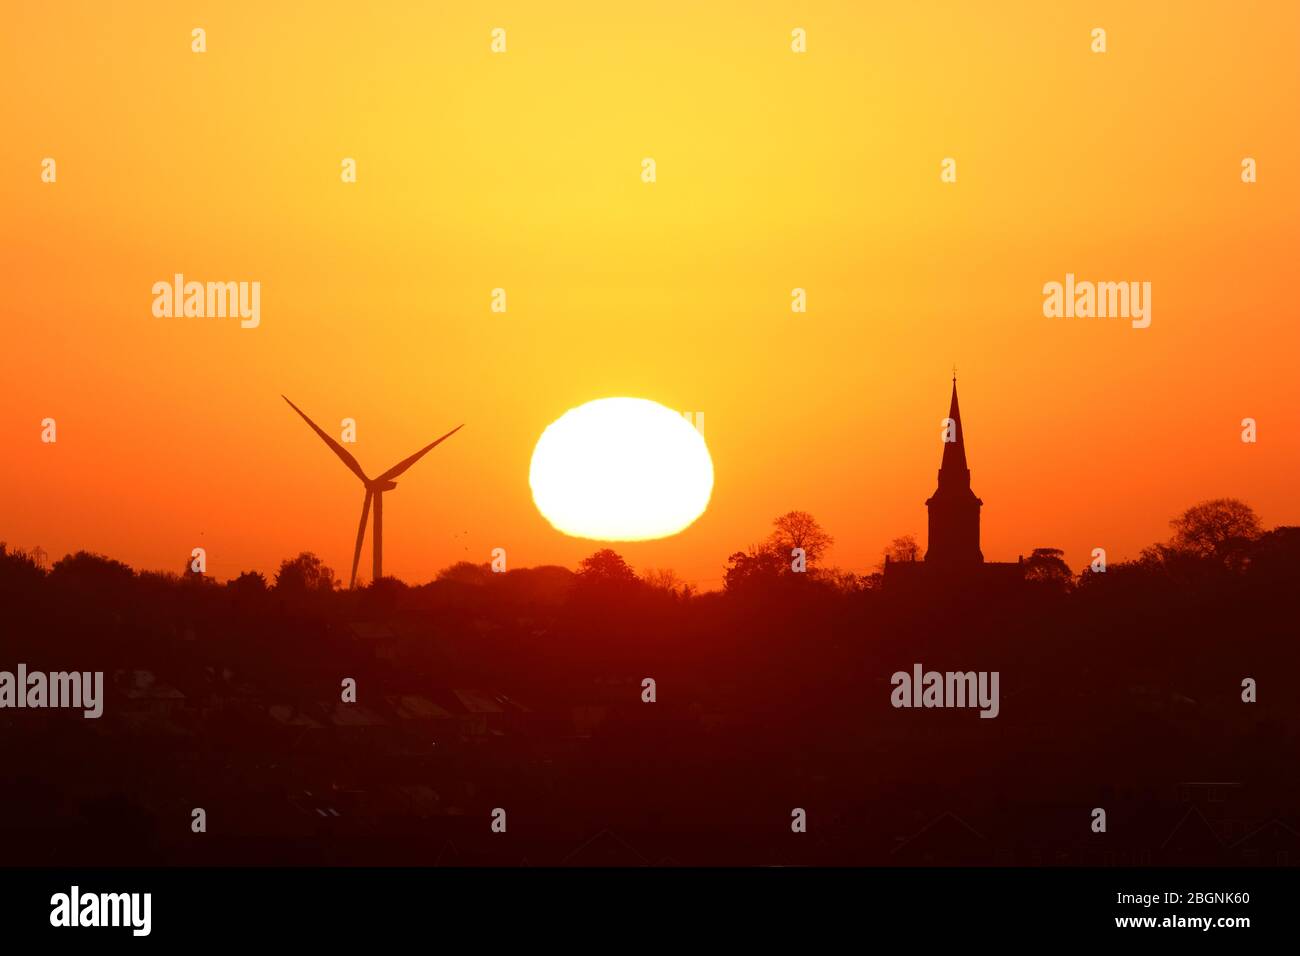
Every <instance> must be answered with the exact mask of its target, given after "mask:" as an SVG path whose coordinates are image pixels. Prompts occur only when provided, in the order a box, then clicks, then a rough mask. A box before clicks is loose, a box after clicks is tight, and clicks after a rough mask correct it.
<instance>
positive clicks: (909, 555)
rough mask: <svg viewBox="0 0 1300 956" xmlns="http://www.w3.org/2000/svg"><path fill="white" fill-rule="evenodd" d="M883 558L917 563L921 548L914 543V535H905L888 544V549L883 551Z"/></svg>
mask: <svg viewBox="0 0 1300 956" xmlns="http://www.w3.org/2000/svg"><path fill="white" fill-rule="evenodd" d="M885 557H887V558H889V560H890V561H919V560H920V558H921V546H920V545H919V544H917V543H916V537H915V535H910V534H905V535H903V536H902V537H901V538H895V539H894V540H893V541H891V542H889V547H887V548H886V549H885Z"/></svg>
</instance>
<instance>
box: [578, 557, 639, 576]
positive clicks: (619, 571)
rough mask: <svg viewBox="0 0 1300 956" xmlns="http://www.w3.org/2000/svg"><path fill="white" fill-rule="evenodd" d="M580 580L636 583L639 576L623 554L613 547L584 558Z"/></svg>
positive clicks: (579, 570)
mask: <svg viewBox="0 0 1300 956" xmlns="http://www.w3.org/2000/svg"><path fill="white" fill-rule="evenodd" d="M578 580H579V581H580V582H582V583H584V584H634V583H636V581H637V576H636V572H635V571H633V570H632V569H631V568H630V567H628V563H627V562H626V561H624V560H623V556H622V555H621V554H619V553H618V552H617V551H615V550H613V549H612V548H601V549H600V550H599V551H597V552H596V553H595V554H593V555H590V556H589V557H586V558H583V559H582V563H581V564H579V565H578Z"/></svg>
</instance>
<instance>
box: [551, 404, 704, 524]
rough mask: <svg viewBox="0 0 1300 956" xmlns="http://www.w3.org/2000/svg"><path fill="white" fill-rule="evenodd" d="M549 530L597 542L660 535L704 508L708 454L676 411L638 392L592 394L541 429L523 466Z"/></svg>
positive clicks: (684, 522)
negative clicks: (616, 395)
mask: <svg viewBox="0 0 1300 956" xmlns="http://www.w3.org/2000/svg"><path fill="white" fill-rule="evenodd" d="M528 483H529V484H530V485H532V488H533V501H535V502H536V503H537V510H538V511H540V512H541V513H542V515H543V516H544V517H545V518H546V520H547V521H549V522H550V523H551V524H552V525H554V526H555V528H556V530H558V531H563V532H564V533H565V534H568V535H573V536H574V537H577V538H595V539H597V540H600V541H645V540H648V539H650V538H665V537H667V536H668V535H671V534H676V533H677V532H679V531H682V530H683V529H685V528H686V527H688V526H689V525H690V524H691V522H693V521H694V520H695V519H696V518H698V517H699V516H700V515H702V514H703V513H704V509H705V508H707V507H708V504H709V495H710V494H712V492H713V460H712V459H711V458H710V457H709V449H708V448H707V447H706V446H705V444H704V436H703V435H701V434H700V433H699V431H697V430H696V429H695V427H694V426H692V425H691V423H690V422H689V421H688V420H687V419H686V418H685V417H683V416H682V415H681V414H680V413H678V412H674V411H672V410H671V409H668V408H664V406H662V405H660V404H659V403H658V402H650V401H646V400H645V399H643V398H599V399H596V400H595V401H594V402H588V403H587V404H585V405H579V406H578V407H577V408H571V409H569V410H568V411H567V412H565V413H564V414H563V415H561V416H560V417H559V418H558V419H556V420H555V421H554V422H552V423H551V424H550V425H549V426H548V427H547V429H546V431H544V432H542V437H541V438H539V439H538V440H537V447H536V448H535V449H533V463H532V466H531V467H530V468H529V470H528Z"/></svg>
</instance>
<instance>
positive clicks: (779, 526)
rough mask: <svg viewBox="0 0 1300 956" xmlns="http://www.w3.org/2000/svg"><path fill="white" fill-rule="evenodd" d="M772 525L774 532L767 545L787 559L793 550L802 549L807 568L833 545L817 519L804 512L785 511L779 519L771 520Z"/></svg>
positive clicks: (831, 539) (833, 540)
mask: <svg viewBox="0 0 1300 956" xmlns="http://www.w3.org/2000/svg"><path fill="white" fill-rule="evenodd" d="M772 525H773V527H774V528H775V529H776V530H774V531H773V532H772V535H771V537H769V538H768V544H769V545H771V547H773V548H775V549H776V550H777V551H778V552H780V553H781V554H782V555H783V556H787V557H788V556H789V554H790V552H791V551H792V550H793V549H794V548H803V552H804V557H805V558H806V560H807V562H808V564H809V566H811V565H813V564H815V563H816V562H817V560H818V559H819V558H820V557H821V556H822V555H823V554H825V553H826V549H827V548H829V547H830V546H831V545H832V544H834V543H835V539H834V538H832V537H831V536H830V535H829V534H827V533H826V530H825V529H824V528H822V526H821V525H820V524H818V523H817V519H816V518H814V517H813V516H812V515H810V514H809V513H808V512H806V511H787V512H786V513H785V514H783V515H781V516H780V517H779V518H773V519H772Z"/></svg>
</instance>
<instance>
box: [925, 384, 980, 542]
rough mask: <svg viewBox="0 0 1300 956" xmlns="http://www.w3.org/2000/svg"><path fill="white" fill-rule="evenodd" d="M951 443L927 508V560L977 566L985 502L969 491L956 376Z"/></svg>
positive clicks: (953, 389)
mask: <svg viewBox="0 0 1300 956" xmlns="http://www.w3.org/2000/svg"><path fill="white" fill-rule="evenodd" d="M948 417H949V418H950V419H952V429H953V431H952V436H953V440H952V441H945V442H944V445H943V461H942V462H941V463H940V465H939V487H938V488H936V489H935V492H934V494H932V495H931V496H930V498H929V500H927V501H926V503H925V506H926V508H928V509H929V511H930V538H929V542H928V544H929V548H928V550H927V551H926V552H925V560H926V561H927V562H928V563H931V564H939V565H947V566H964V565H976V564H982V563H983V562H984V555H983V554H982V553H981V552H980V506H981V505H983V504H984V502H982V501H980V500H979V498H977V497H975V492H973V491H971V489H970V469H969V468H967V467H966V436H965V433H964V432H963V431H962V427H961V410H960V409H959V408H958V407H957V375H956V373H955V372H954V373H953V376H952V405H951V406H950V407H949V409H948Z"/></svg>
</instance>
